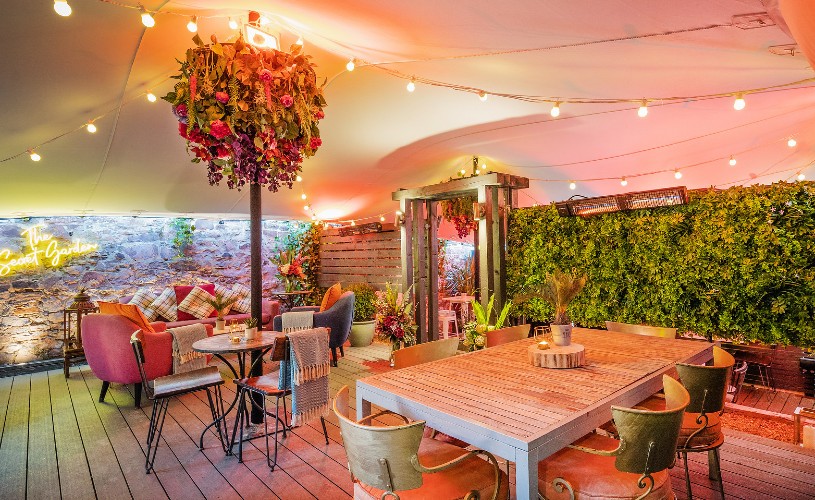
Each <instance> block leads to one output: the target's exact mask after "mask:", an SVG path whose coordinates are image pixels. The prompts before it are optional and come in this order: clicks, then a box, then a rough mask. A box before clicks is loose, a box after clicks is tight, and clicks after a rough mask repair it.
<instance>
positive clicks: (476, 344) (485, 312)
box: [464, 295, 512, 351]
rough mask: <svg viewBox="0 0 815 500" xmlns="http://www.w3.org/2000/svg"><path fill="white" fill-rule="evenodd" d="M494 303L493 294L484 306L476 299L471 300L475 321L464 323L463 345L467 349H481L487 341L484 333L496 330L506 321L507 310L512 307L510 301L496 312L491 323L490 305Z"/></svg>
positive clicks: (491, 308)
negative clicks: (496, 314)
mask: <svg viewBox="0 0 815 500" xmlns="http://www.w3.org/2000/svg"><path fill="white" fill-rule="evenodd" d="M494 303H495V295H491V296H490V300H489V301H488V302H487V307H486V308H484V307H483V306H482V305H481V303H480V302H478V301H477V300H473V301H472V305H473V314H475V321H472V322H470V323H467V324H466V325H464V345H465V346H466V347H467V350H468V351H476V350H478V349H483V348H484V344H485V343H486V341H487V338H486V333H487V332H490V331H492V330H498V329H499V328H502V327H503V326H504V322H506V319H507V317H508V316H509V310H510V309H511V308H512V301H511V300H509V301H507V303H506V304H504V307H503V309H501V312H500V313H499V314H498V317H497V318H496V320H495V323H494V324H492V325H491V324H490V318H491V317H492V311H493V307H492V306H493V304H494Z"/></svg>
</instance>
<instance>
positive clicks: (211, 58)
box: [163, 35, 326, 191]
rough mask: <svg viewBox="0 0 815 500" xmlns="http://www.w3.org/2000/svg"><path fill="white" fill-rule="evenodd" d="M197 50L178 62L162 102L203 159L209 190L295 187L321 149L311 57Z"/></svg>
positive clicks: (225, 48) (228, 46) (232, 46)
mask: <svg viewBox="0 0 815 500" xmlns="http://www.w3.org/2000/svg"><path fill="white" fill-rule="evenodd" d="M211 40H212V44H210V45H205V44H204V43H203V41H202V40H201V38H200V37H199V36H198V35H196V36H195V37H194V38H193V41H194V42H195V44H196V46H197V47H195V48H191V49H189V50H187V53H186V56H185V58H184V59H183V60H182V61H180V64H181V68H180V71H181V72H180V74H179V75H177V76H176V77H175V78H177V79H178V80H179V82H178V83H176V85H175V88H174V90H173V91H172V92H169V93H168V94H167V95H166V96H164V97H163V99H164V100H166V101H168V102H170V103H171V104H172V105H173V113H174V114H175V116H176V118H177V119H178V133H179V135H181V137H183V138H184V139H186V140H187V149H188V150H189V151H192V153H193V154H194V155H195V158H193V160H192V161H193V163H201V162H204V163H206V165H207V174H208V177H209V183H210V184H211V185H215V184H219V183H220V181H221V180H223V179H224V178H226V183H227V186H228V187H229V188H230V189H232V188H240V187H242V186H244V185H245V184H247V183H255V184H259V185H261V186H267V187H268V188H269V190H270V191H277V190H278V188H279V187H280V186H281V185H282V184H285V185H287V186H288V187H289V188H291V187H292V185H293V183H294V181H295V180H296V177H297V175H298V172H300V170H301V164H302V161H303V159H304V158H307V157H310V156H313V155H314V154H315V153H316V152H317V149H318V148H319V147H320V146H321V145H322V140H321V139H320V130H319V128H318V122H319V121H320V120H321V119H322V118H323V117H324V116H325V115H324V113H323V107H324V106H325V105H326V103H325V99H324V98H323V95H322V85H318V84H317V77H316V74H315V72H314V64H313V63H311V62H310V61H309V59H310V56H307V55H304V54H302V53H301V52H300V49H301V48H300V46H299V45H292V47H291V52H289V53H286V52H281V51H278V50H261V49H257V48H255V47H254V46H252V45H249V44H247V43H245V42H244V41H243V39H242V38H239V39H238V40H237V41H236V42H234V43H224V44H221V43H218V40H217V39H216V38H215V36H214V35H213V36H212V37H211Z"/></svg>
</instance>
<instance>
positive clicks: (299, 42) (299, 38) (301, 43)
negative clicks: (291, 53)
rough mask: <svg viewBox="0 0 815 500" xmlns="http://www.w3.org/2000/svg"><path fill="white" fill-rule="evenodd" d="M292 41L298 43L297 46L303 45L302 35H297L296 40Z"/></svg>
mask: <svg viewBox="0 0 815 500" xmlns="http://www.w3.org/2000/svg"><path fill="white" fill-rule="evenodd" d="M294 43H296V44H297V45H299V46H301V47H302V46H303V37H302V36H298V37H297V41H296V42H294Z"/></svg>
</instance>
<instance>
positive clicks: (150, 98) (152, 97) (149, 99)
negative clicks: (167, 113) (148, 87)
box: [147, 92, 156, 102]
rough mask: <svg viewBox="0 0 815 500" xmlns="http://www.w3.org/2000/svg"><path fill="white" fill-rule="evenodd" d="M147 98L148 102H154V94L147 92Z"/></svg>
mask: <svg viewBox="0 0 815 500" xmlns="http://www.w3.org/2000/svg"><path fill="white" fill-rule="evenodd" d="M147 100H148V101H150V102H156V94H154V93H152V92H148V93H147Z"/></svg>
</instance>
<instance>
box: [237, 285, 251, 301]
mask: <svg viewBox="0 0 815 500" xmlns="http://www.w3.org/2000/svg"><path fill="white" fill-rule="evenodd" d="M232 290H233V291H235V292H237V293H238V295H240V297H241V298H242V299H245V298H247V297H249V296H250V295H251V294H252V290H251V289H249V287H248V286H246V285H241V284H240V283H238V284H235V285H232Z"/></svg>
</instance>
